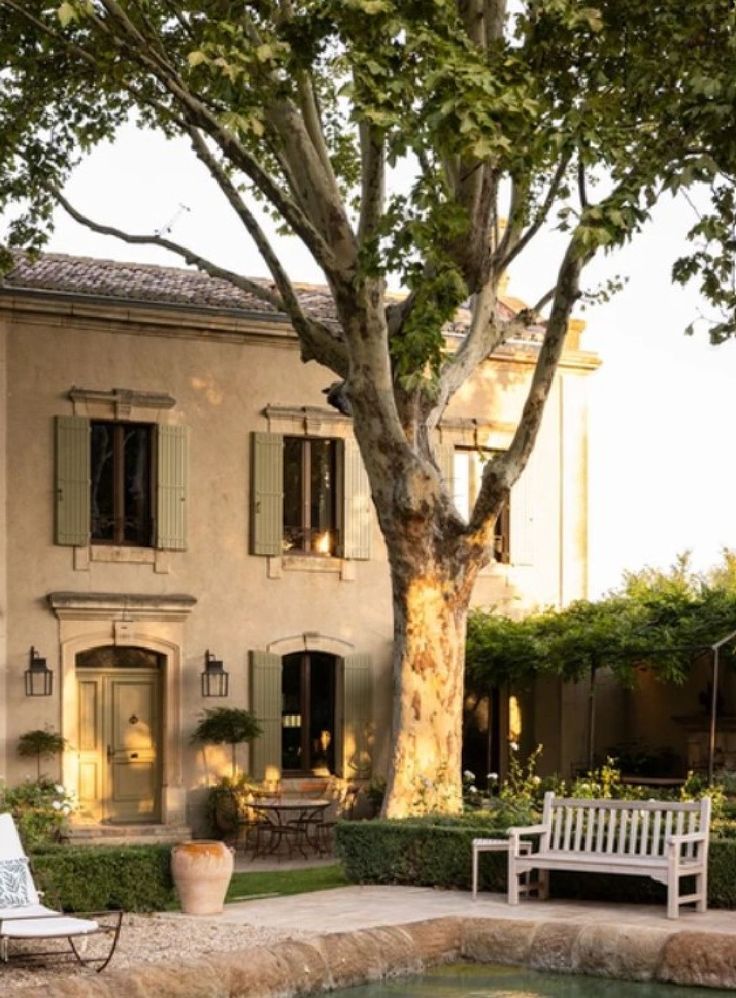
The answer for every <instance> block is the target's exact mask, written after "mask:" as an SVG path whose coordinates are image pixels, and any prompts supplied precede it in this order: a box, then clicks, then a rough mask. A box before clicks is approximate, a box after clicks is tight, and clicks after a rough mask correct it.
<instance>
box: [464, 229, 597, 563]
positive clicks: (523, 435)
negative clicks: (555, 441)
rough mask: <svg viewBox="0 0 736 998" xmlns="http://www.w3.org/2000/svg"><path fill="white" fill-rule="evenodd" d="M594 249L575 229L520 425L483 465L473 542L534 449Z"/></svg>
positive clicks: (482, 538)
mask: <svg viewBox="0 0 736 998" xmlns="http://www.w3.org/2000/svg"><path fill="white" fill-rule="evenodd" d="M592 255H593V253H592V252H591V251H590V250H588V251H585V252H582V251H581V247H580V246H579V245H578V242H577V239H576V237H575V234H573V237H572V239H571V240H570V243H569V245H568V248H567V251H566V253H565V256H564V258H563V260H562V264H561V266H560V270H559V274H558V280H557V285H556V287H555V293H554V304H553V306H552V312H551V314H550V317H549V319H548V320H547V328H546V330H545V334H544V340H543V342H542V345H541V347H540V350H539V357H538V359H537V363H536V365H535V368H534V375H533V376H532V381H531V384H530V386H529V391H528V393H527V397H526V401H525V403H524V408H523V411H522V415H521V419H520V421H519V425H518V426H517V428H516V432H515V433H514V436H513V439H512V441H511V444H510V445H509V448H508V450H507V451H505V452H504V453H503V454H500V455H498V456H497V457H496V458H494V459H493V460H492V461H489V462H488V464H487V465H486V467H485V469H484V471H483V478H482V484H481V488H480V492H479V493H478V498H477V500H476V503H475V508H474V509H473V513H472V516H471V518H470V523H469V524H468V541H469V543H470V544H472V545H476V544H478V542H479V540H480V542H481V543H482V545H483V546H486V544H487V543H488V540H489V539H488V533H489V531H490V529H491V526H490V525H491V524H492V523H493V521H494V519H495V516H496V515H497V513H498V509H499V507H500V504H501V502H502V500H503V496H504V495H505V493H506V492H507V491H508V489H510V488H511V486H512V485H513V484H514V483H515V482H516V481H517V479H518V478H519V475H520V474H521V472H522V471H523V470H524V467H525V466H526V463H527V460H528V458H529V455H530V454H531V452H532V448H533V447H534V443H535V440H536V438H537V433H538V432H539V427H540V425H541V422H542V416H543V414H544V407H545V404H546V402H547V398H548V397H549V392H550V389H551V387H552V382H553V381H554V377H555V373H556V371H557V367H558V364H559V361H560V357H561V355H562V350H563V347H564V343H565V336H566V334H567V327H568V322H569V319H570V314H571V312H572V309H573V306H574V304H575V301H576V300H577V298H578V295H579V292H580V274H581V272H582V269H583V267H584V266H585V264H586V263H587V262H588V260H589V259H590V258H591V257H592Z"/></svg>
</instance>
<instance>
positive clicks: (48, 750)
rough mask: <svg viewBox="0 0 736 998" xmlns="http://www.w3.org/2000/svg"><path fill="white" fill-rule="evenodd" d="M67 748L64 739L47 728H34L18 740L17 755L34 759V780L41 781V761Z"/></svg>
mask: <svg viewBox="0 0 736 998" xmlns="http://www.w3.org/2000/svg"><path fill="white" fill-rule="evenodd" d="M66 746H67V742H66V739H65V738H62V736H61V735H60V734H59V733H58V732H56V731H54V730H53V729H52V728H49V727H48V725H47V726H46V727H45V728H36V729H35V730H34V731H26V733H25V734H24V735H21V736H20V738H19V739H18V755H22V756H31V757H32V756H34V755H35V757H36V778H37V779H38V781H39V782H40V780H41V759H49V758H51V757H52V756H55V755H60V754H61V753H62V752H63V751H64V749H65V748H66Z"/></svg>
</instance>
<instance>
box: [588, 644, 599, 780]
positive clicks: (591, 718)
mask: <svg viewBox="0 0 736 998" xmlns="http://www.w3.org/2000/svg"><path fill="white" fill-rule="evenodd" d="M597 672H598V662H597V660H596V659H595V658H594V659H593V661H592V662H591V664H590V690H589V692H588V772H591V771H592V769H593V763H594V757H595V681H596V675H597Z"/></svg>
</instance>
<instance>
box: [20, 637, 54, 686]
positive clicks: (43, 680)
mask: <svg viewBox="0 0 736 998" xmlns="http://www.w3.org/2000/svg"><path fill="white" fill-rule="evenodd" d="M25 677H26V696H27V697H50V696H51V693H52V690H53V688H54V674H53V672H52V671H51V669H49V667H48V666H47V665H46V659H45V658H41V656H40V655H39V654H38V652H37V651H36V649H35V648H34V647H33V645H31V651H30V664H29V666H28V668H27V669H26V671H25Z"/></svg>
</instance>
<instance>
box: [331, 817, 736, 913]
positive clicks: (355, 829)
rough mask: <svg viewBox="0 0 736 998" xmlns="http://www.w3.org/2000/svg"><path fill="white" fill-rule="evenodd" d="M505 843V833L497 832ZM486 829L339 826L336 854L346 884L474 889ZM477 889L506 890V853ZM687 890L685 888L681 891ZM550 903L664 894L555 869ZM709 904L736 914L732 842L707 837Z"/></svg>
mask: <svg viewBox="0 0 736 998" xmlns="http://www.w3.org/2000/svg"><path fill="white" fill-rule="evenodd" d="M495 835H496V836H497V837H498V838H505V837H506V833H505V831H499V832H496V833H495ZM493 837H494V833H493V832H492V831H491V830H490V829H489V828H488V826H487V825H485V826H476V827H473V826H469V825H467V824H465V823H463V824H459V825H456V826H452V825H450V824H448V823H443V824H441V825H433V824H431V823H429V822H427V821H420V822H417V821H412V820H408V821H350V822H347V821H346V822H339V823H338V825H337V828H336V842H337V852H338V855H339V856H340V858H341V859H342V860H343V863H344V865H345V874H346V876H347V878H348V880H350V881H352V882H353V883H358V884H411V885H413V886H416V887H450V888H452V887H455V888H457V887H459V888H464V889H466V890H467V889H469V888H470V886H471V877H472V872H471V857H472V841H473V839H474V838H493ZM478 884H479V887H480V888H481V889H482V890H489V891H496V892H505V891H506V854H505V853H484V854H483V855H482V856H481V857H480V863H479V877H478ZM683 887H685V888H686V884H684V885H683ZM550 888H551V894H552V897H560V898H562V897H565V898H579V899H581V900H582V899H585V900H590V901H592V900H602V901H628V902H631V903H637V902H641V903H650V904H652V903H654V904H656V903H660V902H661V903H664V901H665V900H666V888H665V886H664V885H663V884H659V883H657V882H656V881H654V880H651V879H650V878H648V877H628V876H616V875H614V876H611V875H608V874H593V873H566V872H558V871H554V872H553V873H552V875H551V884H550ZM708 903H709V905H710V906H711V907H713V908H736V839H711V841H710V852H709V862H708Z"/></svg>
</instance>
